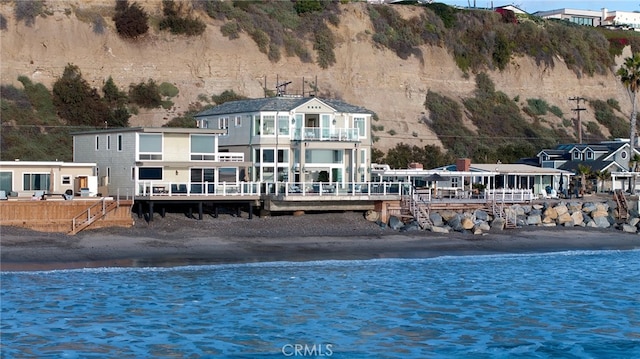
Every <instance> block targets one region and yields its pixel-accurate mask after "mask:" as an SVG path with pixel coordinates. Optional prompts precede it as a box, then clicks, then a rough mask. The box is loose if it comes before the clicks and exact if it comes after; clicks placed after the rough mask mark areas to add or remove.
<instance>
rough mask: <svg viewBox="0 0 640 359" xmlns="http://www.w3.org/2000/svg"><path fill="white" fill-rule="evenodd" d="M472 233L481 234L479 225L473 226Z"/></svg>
mask: <svg viewBox="0 0 640 359" xmlns="http://www.w3.org/2000/svg"><path fill="white" fill-rule="evenodd" d="M473 234H474V235H480V234H482V229H480V228H479V227H474V228H473Z"/></svg>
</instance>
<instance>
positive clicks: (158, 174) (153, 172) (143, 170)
mask: <svg viewBox="0 0 640 359" xmlns="http://www.w3.org/2000/svg"><path fill="white" fill-rule="evenodd" d="M138 179H140V180H161V179H162V167H140V168H139V169H138Z"/></svg>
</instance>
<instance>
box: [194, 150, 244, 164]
mask: <svg viewBox="0 0 640 359" xmlns="http://www.w3.org/2000/svg"><path fill="white" fill-rule="evenodd" d="M191 160H192V161H214V162H244V153H242V152H218V153H192V154H191Z"/></svg>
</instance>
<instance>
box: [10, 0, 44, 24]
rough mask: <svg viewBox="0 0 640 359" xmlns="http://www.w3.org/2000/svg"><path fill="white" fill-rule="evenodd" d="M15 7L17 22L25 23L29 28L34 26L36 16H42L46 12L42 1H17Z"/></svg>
mask: <svg viewBox="0 0 640 359" xmlns="http://www.w3.org/2000/svg"><path fill="white" fill-rule="evenodd" d="M14 6H15V7H14V12H15V15H16V21H18V22H20V21H24V24H25V25H27V26H33V24H35V22H36V16H38V15H40V14H42V12H43V10H44V4H43V1H42V0H30V1H16V3H15V5H14Z"/></svg>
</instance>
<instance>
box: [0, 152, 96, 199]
mask: <svg viewBox="0 0 640 359" xmlns="http://www.w3.org/2000/svg"><path fill="white" fill-rule="evenodd" d="M95 167H96V164H95V163H72V162H62V161H19V160H15V161H0V191H4V195H7V196H8V195H11V196H12V197H32V196H33V195H34V194H35V193H37V192H44V193H48V194H63V193H65V192H66V191H67V190H71V191H73V192H78V191H77V189H78V188H76V187H77V186H76V185H78V184H79V182H78V181H79V180H80V179H82V180H87V182H88V179H89V177H91V176H93V173H94V170H95ZM85 186H87V185H86V184H83V185H81V187H85ZM92 191H93V193H91V195H94V196H95V195H96V194H97V187H95V188H92Z"/></svg>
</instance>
